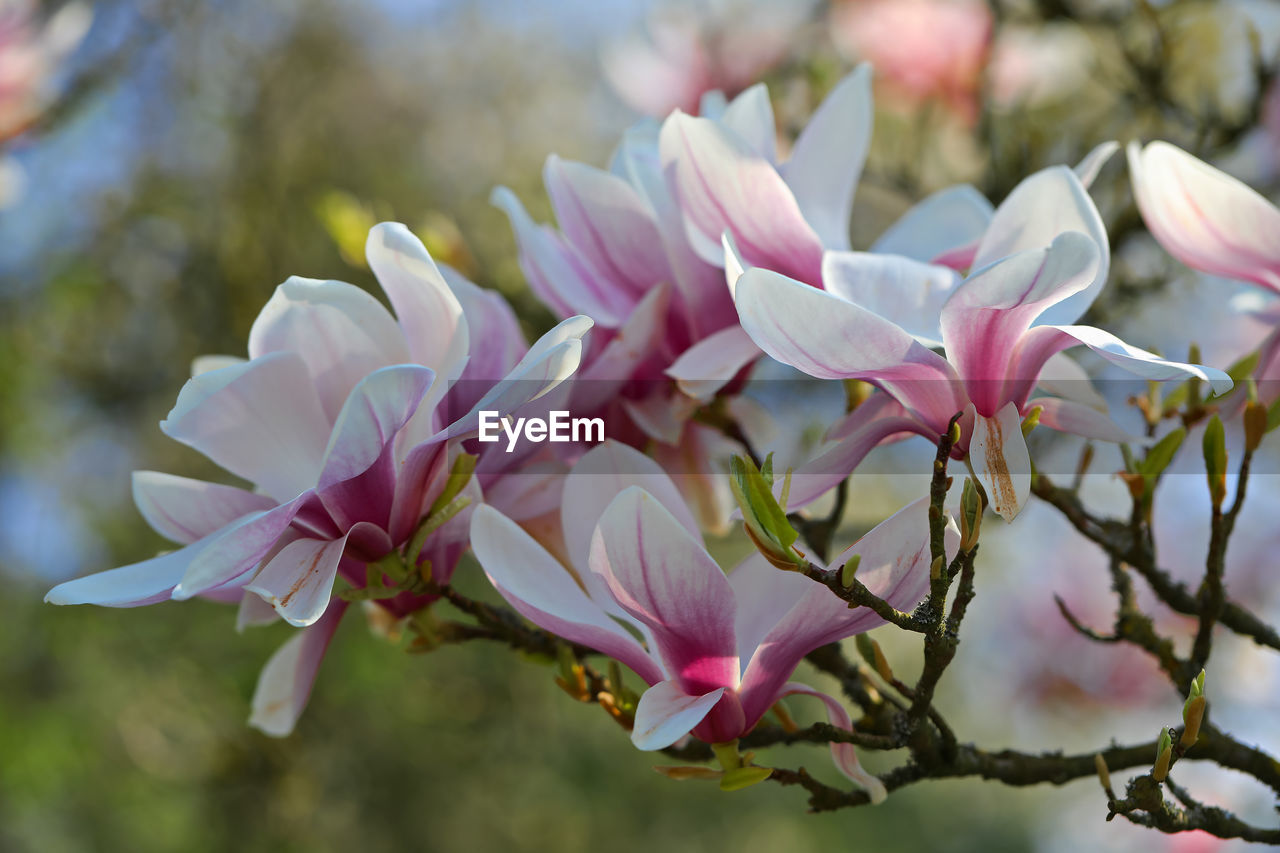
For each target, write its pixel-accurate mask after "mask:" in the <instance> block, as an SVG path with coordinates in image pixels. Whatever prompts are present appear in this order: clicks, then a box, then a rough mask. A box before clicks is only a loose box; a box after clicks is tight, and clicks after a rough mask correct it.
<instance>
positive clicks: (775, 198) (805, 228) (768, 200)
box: [659, 112, 822, 284]
mask: <svg viewBox="0 0 1280 853" xmlns="http://www.w3.org/2000/svg"><path fill="white" fill-rule="evenodd" d="M659 144H660V150H661V154H662V165H663V171H664V173H665V174H666V175H667V177H668V180H670V181H671V182H672V187H673V190H672V192H673V193H674V194H675V196H676V198H677V199H678V200H679V202H680V206H681V209H682V210H683V211H684V216H685V228H686V231H687V232H688V233H689V239H690V242H691V243H692V245H693V246H694V249H695V250H696V251H698V252H699V254H701V255H702V257H703V259H704V260H706V261H707V262H708V263H719V260H720V257H719V256H720V235H722V234H723V233H724V232H726V231H728V232H730V233H731V234H733V236H734V239H735V240H736V241H737V243H738V247H739V248H740V249H741V250H742V254H743V257H745V258H746V259H747V261H748V262H750V263H751V264H753V265H757V266H765V267H769V268H770V269H776V270H778V271H780V272H783V273H785V274H788V275H791V276H794V277H796V278H800V279H802V280H804V281H807V282H811V283H813V284H817V283H818V282H819V281H820V280H821V274H822V273H821V262H822V241H821V240H820V239H819V238H818V235H817V234H816V233H814V231H813V229H812V228H811V227H810V226H809V224H808V223H807V222H805V220H804V216H803V215H802V214H801V212H800V208H799V206H798V205H797V204H796V200H795V196H793V195H792V194H791V190H790V189H788V187H787V185H786V183H785V182H783V180H782V177H781V176H780V175H779V174H778V172H777V170H776V169H774V167H773V165H772V164H771V163H769V161H768V160H766V159H765V158H764V157H763V156H761V155H760V154H759V153H758V152H757V151H755V149H753V148H752V147H751V146H750V145H749V144H748V143H746V142H745V141H743V140H742V139H741V138H740V137H738V136H737V135H736V134H733V133H732V132H731V131H729V130H727V129H725V128H723V127H722V126H720V125H718V124H716V123H715V122H714V121H712V120H710V119H704V118H692V117H690V116H687V115H685V114H684V113H680V112H677V113H674V114H673V115H672V116H671V117H670V118H668V119H667V121H666V122H665V123H664V124H663V126H662V135H661V138H660V143H659Z"/></svg>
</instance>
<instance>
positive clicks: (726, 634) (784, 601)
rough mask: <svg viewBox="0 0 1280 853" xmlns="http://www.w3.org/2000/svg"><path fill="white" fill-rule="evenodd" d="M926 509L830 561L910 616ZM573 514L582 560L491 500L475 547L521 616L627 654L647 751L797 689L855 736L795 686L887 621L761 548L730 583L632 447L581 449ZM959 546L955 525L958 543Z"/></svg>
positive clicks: (475, 533)
mask: <svg viewBox="0 0 1280 853" xmlns="http://www.w3.org/2000/svg"><path fill="white" fill-rule="evenodd" d="M926 509H927V503H926V502H925V501H918V502H916V503H914V504H911V505H910V506H908V507H906V508H904V509H903V510H901V511H900V512H898V513H897V514H895V515H894V516H893V517H891V518H890V519H888V520H887V521H885V522H884V523H883V524H881V525H880V526H878V527H877V528H875V529H874V530H872V531H871V532H870V533H868V534H867V535H866V536H864V537H863V538H862V539H861V540H859V541H858V542H857V543H855V544H854V545H852V546H851V547H850V548H849V549H847V550H846V551H845V552H844V553H842V554H840V555H839V556H838V557H836V558H835V560H834V561H833V562H832V565H833V566H837V567H838V566H841V565H843V564H844V563H845V562H847V561H849V560H851V559H859V558H860V562H859V564H858V565H859V567H858V578H859V579H860V580H862V582H863V583H865V584H866V585H867V586H868V587H869V588H870V589H872V590H873V591H874V592H876V593H877V594H878V595H880V596H882V597H883V598H885V599H886V600H888V601H889V602H890V603H892V604H893V605H894V606H895V607H897V608H899V609H910V608H912V607H913V606H914V605H915V604H917V603H918V602H919V600H920V599H921V598H922V597H923V596H924V593H925V592H926V590H927V588H928V584H929V573H928V565H929V543H928V523H927V518H926ZM561 519H562V522H563V525H564V540H565V545H566V549H567V552H568V558H569V567H566V566H565V565H564V564H562V563H560V562H559V561H557V560H556V559H555V558H554V557H552V556H551V555H550V554H549V553H548V552H547V551H545V550H544V549H543V548H542V547H541V546H540V545H539V544H537V542H535V541H534V540H533V539H532V538H531V537H530V536H529V535H528V534H527V533H525V532H524V531H523V530H522V529H521V528H519V527H518V526H516V525H515V524H514V523H512V522H511V521H509V520H508V519H506V518H505V517H504V516H503V515H501V514H500V513H499V512H497V511H496V510H494V509H492V508H490V507H487V506H485V507H479V508H477V510H476V511H475V513H474V515H473V516H472V522H471V524H472V534H471V536H472V543H473V548H474V549H475V553H476V557H477V559H479V561H480V564H481V566H483V568H484V570H485V572H486V574H488V576H489V579H490V580H491V581H492V582H493V584H494V586H495V587H496V588H497V589H498V591H499V592H500V593H501V594H502V595H503V597H504V598H506V599H507V601H509V602H510V603H511V605H512V606H513V607H515V608H516V610H518V611H519V612H520V613H521V614H522V615H524V616H525V617H526V618H528V619H529V620H531V621H532V622H534V623H535V624H537V625H539V626H541V627H543V628H545V629H547V630H548V631H552V632H554V633H555V634H557V635H559V636H561V637H564V638H566V639H568V640H572V641H574V642H577V643H582V644H583V645H586V646H589V647H591V648H594V649H596V650H598V651H600V652H603V653H604V654H607V655H610V656H611V657H614V658H616V659H617V660H619V661H621V662H622V663H624V664H626V665H627V666H628V667H630V668H631V669H632V670H633V671H634V672H635V673H636V674H637V675H639V676H640V677H641V678H642V679H643V680H644V681H645V683H646V684H648V685H649V687H648V689H647V690H645V692H644V693H643V695H642V696H641V697H640V702H639V705H638V707H637V709H636V716H635V728H634V730H633V732H632V741H633V742H634V743H635V745H636V746H637V747H639V748H640V749H646V750H655V749H662V748H663V747H666V746H669V745H671V744H672V743H675V742H676V741H677V740H679V739H680V738H681V737H683V736H685V735H687V734H689V733H690V732H692V733H693V735H694V736H695V737H698V738H700V739H701V740H704V741H706V742H708V743H724V742H727V741H732V740H734V739H736V738H738V737H740V736H742V735H744V734H746V733H747V732H749V731H750V730H751V729H752V728H753V727H754V726H755V725H756V723H758V722H759V721H760V719H761V718H762V717H763V716H764V714H765V713H766V712H767V711H768V710H769V709H770V708H771V707H772V706H773V705H774V704H775V703H776V702H777V701H778V700H779V699H781V698H782V697H784V696H787V695H791V694H805V695H812V696H816V697H818V698H820V699H822V700H823V701H824V703H825V704H826V706H827V710H828V714H829V716H830V718H831V719H832V722H833V723H835V724H837V725H840V726H843V727H845V728H848V727H849V719H848V717H847V715H846V714H845V711H844V709H843V708H842V706H841V705H840V704H839V703H838V702H836V701H835V700H834V699H832V698H831V697H828V696H826V695H825V694H822V693H820V692H818V691H816V690H814V689H813V688H811V687H808V686H805V685H802V684H797V683H794V682H789V681H788V679H789V678H790V677H791V675H792V673H793V672H794V670H795V668H796V666H797V665H799V663H800V661H801V659H802V658H803V657H804V656H805V655H806V654H807V653H808V652H810V651H812V650H813V649H815V648H817V647H819V646H821V645H824V644H826V643H831V642H835V641H837V640H840V639H843V638H845V637H849V636H852V635H854V634H857V633H860V632H862V631H866V630H868V629H870V628H874V627H876V626H877V625H880V624H882V620H881V619H880V617H878V616H876V615H875V613H873V612H871V611H870V610H868V609H867V608H855V609H850V608H849V607H847V606H846V604H845V602H843V601H842V600H841V599H839V598H838V597H836V596H834V595H832V594H831V592H830V590H828V589H827V588H826V587H825V586H823V585H821V584H815V583H813V582H812V581H810V580H808V579H806V578H804V577H803V576H800V575H797V574H794V573H786V572H780V571H778V570H777V569H774V568H772V567H771V566H769V564H768V563H767V562H765V560H764V559H763V558H762V557H760V556H759V555H758V554H757V555H755V556H752V557H750V558H748V559H747V560H746V561H744V562H743V563H742V564H741V565H739V566H738V567H737V568H736V569H734V570H733V571H732V572H731V573H730V574H729V575H728V577H726V576H725V574H724V572H722V571H721V569H720V567H719V566H718V565H716V563H715V561H714V560H713V559H712V558H711V556H710V555H709V554H708V553H707V551H706V548H705V546H704V545H703V543H702V538H701V535H700V534H699V532H698V528H697V526H696V525H695V524H694V522H693V519H692V517H691V515H690V513H689V510H688V508H687V507H686V506H685V504H684V502H683V501H682V500H681V499H680V496H679V493H678V492H677V491H676V489H675V487H674V485H673V484H672V483H671V481H670V480H669V479H668V478H667V477H666V475H665V474H664V473H663V472H662V470H661V469H660V468H659V467H658V466H657V464H656V463H654V462H653V461H652V460H650V459H649V458H648V457H646V456H644V455H643V454H640V453H639V452H638V451H635V450H632V449H630V448H628V447H626V446H624V445H620V444H617V443H607V444H605V445H602V446H600V447H598V448H595V449H593V450H592V451H590V452H589V453H587V454H586V455H585V456H583V458H582V460H581V461H580V462H579V463H578V464H577V466H575V468H574V470H573V471H572V473H571V474H570V478H569V482H568V483H567V484H566V486H565V495H564V505H563V507H562V510H561ZM957 539H958V536H957V534H956V533H955V531H954V525H952V526H951V527H950V528H949V533H948V542H949V545H950V546H951V547H952V548H954V544H955V542H956V540H957ZM624 625H625V626H626V627H624ZM628 628H630V629H632V630H633V631H634V634H633V633H632V630H628ZM637 636H638V637H639V638H641V639H637ZM832 754H833V757H834V759H835V762H836V765H837V766H838V767H839V768H840V770H841V771H842V772H844V773H845V774H846V775H847V776H848V777H849V778H850V779H852V780H854V781H855V782H857V783H858V784H859V785H861V786H862V787H864V788H866V789H867V790H868V792H869V793H870V794H871V795H872V798H873V799H876V800H878V799H881V798H883V796H884V794H885V791H884V788H883V786H882V785H881V783H880V782H879V780H877V779H876V778H875V777H874V776H871V775H869V774H867V773H866V772H865V771H863V770H862V769H861V768H860V767H859V766H858V763H857V758H856V756H855V755H854V752H853V748H852V746H851V745H849V744H832Z"/></svg>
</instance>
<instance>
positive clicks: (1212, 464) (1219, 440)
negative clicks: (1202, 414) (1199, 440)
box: [1203, 415, 1227, 508]
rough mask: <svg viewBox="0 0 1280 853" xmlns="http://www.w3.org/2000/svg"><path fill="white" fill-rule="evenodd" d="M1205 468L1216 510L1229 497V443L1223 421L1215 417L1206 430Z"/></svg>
mask: <svg viewBox="0 0 1280 853" xmlns="http://www.w3.org/2000/svg"><path fill="white" fill-rule="evenodd" d="M1203 445H1204V468H1205V475H1206V477H1207V478H1208V481H1209V497H1210V498H1211V499H1212V500H1213V506H1214V507H1215V508H1217V507H1221V506H1222V502H1223V501H1224V500H1225V499H1226V497H1227V442H1226V436H1225V434H1224V432H1223V429H1222V420H1221V419H1220V418H1219V417H1218V416H1217V415H1214V416H1213V417H1212V418H1210V419H1209V423H1208V424H1207V425H1206V426H1205V428H1204V442H1203Z"/></svg>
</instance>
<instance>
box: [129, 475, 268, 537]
mask: <svg viewBox="0 0 1280 853" xmlns="http://www.w3.org/2000/svg"><path fill="white" fill-rule="evenodd" d="M133 502H134V503H135V504H136V505H137V507H138V511H139V512H141V513H142V517H143V518H145V519H146V520H147V523H148V524H150V525H151V528H152V529H153V530H155V531H156V532H157V533H159V534H160V535H161V536H164V537H165V538H167V539H171V540H173V541H174V542H181V543H182V544H183V545H190V544H191V543H192V542H195V541H196V540H197V539H200V538H202V537H204V536H208V535H209V534H210V533H213V532H214V531H215V530H218V529H219V528H221V527H223V526H224V525H227V524H230V523H231V522H233V521H235V520H236V519H237V518H240V517H241V516H244V515H248V514H249V513H251V512H260V511H262V510H268V509H271V508H272V507H273V506H275V505H276V502H275V501H273V500H272V499H271V498H269V497H267V496H266V495H256V494H254V493H253V492H246V491H245V490H244V489H238V488H236V487H235V486H224V485H221V484H219V483H206V482H204V481H203V480H192V479H190V478H188V477H176V476H174V475H173V474H162V473H160V472H159V471H134V472H133Z"/></svg>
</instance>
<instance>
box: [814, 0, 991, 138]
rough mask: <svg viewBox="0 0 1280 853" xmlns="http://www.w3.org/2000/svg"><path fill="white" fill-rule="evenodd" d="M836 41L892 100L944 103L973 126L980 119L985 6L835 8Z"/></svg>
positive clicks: (871, 2) (895, 0) (930, 2)
mask: <svg viewBox="0 0 1280 853" xmlns="http://www.w3.org/2000/svg"><path fill="white" fill-rule="evenodd" d="M830 23H831V37H832V39H833V40H834V41H835V44H836V47H837V48H839V49H840V51H841V52H842V53H844V54H845V55H846V56H848V57H850V58H853V59H865V60H867V61H868V62H870V63H871V65H872V66H873V67H874V68H875V70H876V75H877V77H878V78H879V80H880V81H881V82H883V84H884V87H885V88H886V89H887V90H888V91H889V94H890V95H891V96H892V97H890V98H888V99H886V102H887V103H889V104H894V103H898V102H901V101H903V100H905V101H906V102H907V103H908V104H910V105H912V106H918V105H919V104H920V103H922V102H925V101H930V100H936V101H938V102H939V103H941V104H942V105H943V106H945V107H946V108H947V109H949V110H951V111H952V112H954V113H955V114H956V115H958V116H959V117H960V118H961V119H963V120H964V121H967V122H971V121H973V120H974V119H975V118H976V117H977V111H978V88H979V85H980V83H981V75H982V66H983V64H984V63H985V62H986V57H987V51H988V48H989V46H990V42H991V29H992V21H991V12H990V10H989V9H988V8H987V6H986V4H985V3H983V2H980V0H845V2H840V3H835V4H833V5H832V8H831V13H830Z"/></svg>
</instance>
